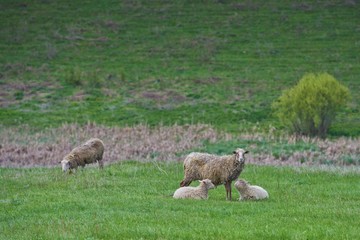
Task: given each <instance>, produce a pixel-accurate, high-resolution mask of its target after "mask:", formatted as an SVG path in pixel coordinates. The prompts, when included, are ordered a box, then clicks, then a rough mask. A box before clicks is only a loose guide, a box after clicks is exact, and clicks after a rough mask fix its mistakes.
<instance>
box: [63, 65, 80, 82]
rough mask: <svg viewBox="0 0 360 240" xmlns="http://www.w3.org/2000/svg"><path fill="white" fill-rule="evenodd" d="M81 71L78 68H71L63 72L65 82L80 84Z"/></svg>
mask: <svg viewBox="0 0 360 240" xmlns="http://www.w3.org/2000/svg"><path fill="white" fill-rule="evenodd" d="M82 77H83V73H82V72H81V70H80V69H78V68H71V69H69V70H68V71H67V72H66V74H65V82H66V83H67V84H70V85H73V86H81V85H83V83H82Z"/></svg>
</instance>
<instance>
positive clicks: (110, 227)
mask: <svg viewBox="0 0 360 240" xmlns="http://www.w3.org/2000/svg"><path fill="white" fill-rule="evenodd" d="M182 177H183V170H182V165H181V164H180V163H174V162H172V163H168V162H157V163H155V162H149V163H140V162H121V163H118V164H112V165H108V166H106V167H105V168H104V169H103V170H99V169H97V168H85V169H84V170H80V171H78V172H77V173H76V174H70V175H69V174H63V173H62V172H61V169H60V168H59V167H57V168H51V169H47V168H31V169H5V168H1V169H0V181H1V185H0V189H1V191H0V238H1V239H244V238H245V239H248V238H249V239H250V238H251V239H357V237H358V226H359V225H360V220H359V218H358V216H359V214H360V212H359V208H358V206H359V204H360V202H359V201H360V188H359V184H358V179H359V175H358V174H354V173H344V174H339V173H331V172H321V171H314V172H310V171H308V170H306V169H302V170H301V171H298V169H296V168H288V167H281V168H279V167H269V166H268V167H265V166H255V165H247V167H246V168H245V170H244V172H243V173H242V175H241V177H243V178H245V179H247V180H249V181H251V182H252V183H253V184H258V185H260V186H262V187H264V188H265V189H266V190H267V191H268V192H269V194H270V198H269V199H268V200H266V201H259V202H239V201H236V200H235V199H234V201H232V202H229V201H226V200H225V197H224V196H225V190H224V188H223V187H218V188H217V189H214V190H212V191H210V192H209V200H207V201H197V200H175V199H173V198H172V197H171V195H172V193H173V192H174V191H175V190H176V189H177V188H178V184H179V182H180V181H181V179H182ZM233 197H234V198H237V197H238V194H237V193H236V192H235V193H234V196H233Z"/></svg>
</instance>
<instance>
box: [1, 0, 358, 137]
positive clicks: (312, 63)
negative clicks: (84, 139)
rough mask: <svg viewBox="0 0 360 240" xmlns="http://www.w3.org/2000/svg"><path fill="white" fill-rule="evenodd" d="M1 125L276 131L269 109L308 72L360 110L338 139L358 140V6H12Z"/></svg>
mask: <svg viewBox="0 0 360 240" xmlns="http://www.w3.org/2000/svg"><path fill="white" fill-rule="evenodd" d="M0 7H1V9H2V11H1V12H0V19H1V21H0V29H1V30H0V34H1V36H2V37H1V38H0V51H1V54H0V71H1V74H0V86H1V94H0V96H1V98H0V100H1V102H0V103H1V111H0V121H1V123H2V124H4V125H5V126H9V125H18V124H30V125H31V126H34V127H37V128H40V129H41V128H44V127H53V126H59V125H60V124H62V123H64V122H67V123H71V122H78V123H80V124H83V123H86V122H87V121H95V122H98V123H102V124H106V125H120V126H125V125H134V124H135V125H136V124H139V123H147V124H150V125H152V126H154V125H158V124H159V123H160V122H162V123H163V124H166V125H172V124H174V123H179V124H189V123H198V122H200V123H208V124H212V125H214V126H216V127H217V128H219V129H220V130H225V131H231V132H238V131H240V130H243V129H244V128H247V127H248V124H250V125H251V124H255V123H260V125H261V126H262V127H263V128H266V127H268V126H269V124H272V125H275V126H276V127H281V126H278V121H277V120H276V119H274V117H273V116H272V114H271V109H270V106H271V102H272V101H274V100H275V99H276V98H278V97H279V96H280V94H281V91H282V90H284V89H286V88H289V87H292V86H294V85H295V84H296V82H297V81H298V80H299V79H300V78H301V77H302V76H303V75H304V74H305V73H307V72H324V71H325V72H328V73H329V74H331V75H333V76H335V77H336V78H337V79H338V80H339V81H340V82H341V83H343V84H344V85H346V86H347V87H349V88H350V90H351V93H352V96H353V98H352V100H351V102H350V103H349V105H348V107H347V108H345V109H343V110H342V112H341V113H340V114H339V117H338V119H337V121H336V122H335V124H334V125H333V127H332V128H331V130H330V135H332V136H337V135H347V136H359V134H360V127H359V124H358V123H359V121H360V112H359V107H358V106H359V103H360V98H359V94H358V92H360V81H359V76H360V64H359V63H360V59H359V54H358V53H359V52H360V43H359V39H360V30H359V21H360V17H359V14H358V13H359V11H360V4H359V3H357V2H356V1H335V0H334V1H316V2H311V1H309V2H305V1H304V2H298V1H266V2H263V1H244V2H238V1H217V0H207V1H109V0H107V1H101V2H87V1H66V0H62V1H56V2H53V1H31V2H23V1H13V0H11V1H9V0H4V1H2V2H1V4H0Z"/></svg>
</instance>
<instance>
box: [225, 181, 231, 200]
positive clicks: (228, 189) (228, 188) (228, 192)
mask: <svg viewBox="0 0 360 240" xmlns="http://www.w3.org/2000/svg"><path fill="white" fill-rule="evenodd" d="M225 190H226V200H230V201H231V182H230V181H227V182H225Z"/></svg>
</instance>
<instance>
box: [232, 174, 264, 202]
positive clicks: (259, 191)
mask: <svg viewBox="0 0 360 240" xmlns="http://www.w3.org/2000/svg"><path fill="white" fill-rule="evenodd" d="M234 186H235V188H236V189H237V190H238V191H239V194H240V198H239V201H241V200H260V199H265V198H269V194H268V192H267V191H266V190H265V189H264V188H262V187H259V186H256V185H250V184H249V183H248V182H247V181H245V180H244V179H239V180H237V181H236V182H235V184H234Z"/></svg>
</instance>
